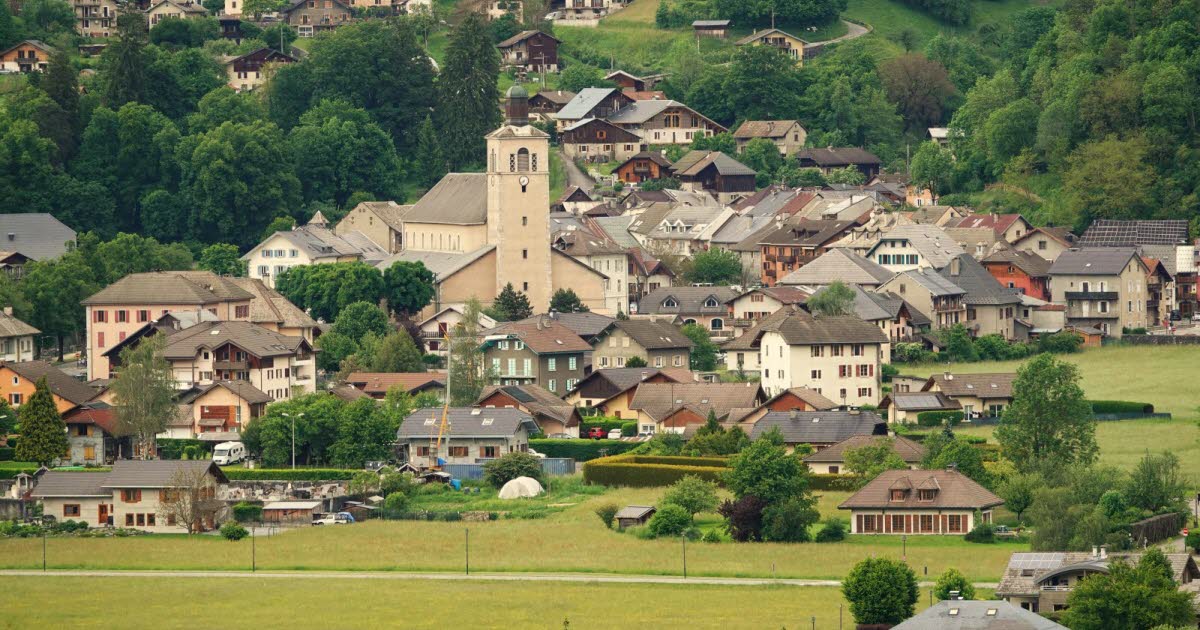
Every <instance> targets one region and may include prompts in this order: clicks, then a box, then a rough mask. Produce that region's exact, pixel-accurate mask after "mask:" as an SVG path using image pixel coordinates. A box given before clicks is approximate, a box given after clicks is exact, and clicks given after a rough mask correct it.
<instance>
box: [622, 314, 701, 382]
mask: <svg viewBox="0 0 1200 630" xmlns="http://www.w3.org/2000/svg"><path fill="white" fill-rule="evenodd" d="M680 330H681V331H682V332H683V334H685V335H687V338H688V339H691V340H692V354H691V359H690V365H691V368H692V369H693V370H697V371H700V372H708V371H712V370H715V369H717V353H718V352H720V348H718V347H717V344H715V343H713V340H712V337H710V336H709V334H708V331H707V330H705V329H704V327H703V326H700V325H699V324H684V325H683V328H681V329H680ZM628 366H629V364H628V363H626V367H628Z"/></svg>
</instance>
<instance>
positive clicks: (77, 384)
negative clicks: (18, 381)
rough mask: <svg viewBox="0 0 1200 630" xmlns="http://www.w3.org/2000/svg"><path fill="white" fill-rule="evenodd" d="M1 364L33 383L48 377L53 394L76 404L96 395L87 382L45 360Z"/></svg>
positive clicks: (48, 383)
mask: <svg viewBox="0 0 1200 630" xmlns="http://www.w3.org/2000/svg"><path fill="white" fill-rule="evenodd" d="M0 365H4V366H5V367H7V368H8V369H10V370H12V371H13V372H16V373H17V374H19V375H21V378H24V379H25V380H27V381H29V382H31V383H37V381H38V379H40V378H42V377H43V376H44V377H46V385H48V386H49V387H50V392H51V393H52V394H54V395H55V396H58V397H59V398H62V399H63V400H67V401H69V402H72V403H75V404H76V405H82V404H83V403H85V402H87V401H89V400H91V399H92V398H93V397H94V396H95V395H96V391H95V390H93V389H92V388H91V387H88V385H87V383H84V382H83V381H81V380H79V379H77V378H75V377H73V376H71V375H69V374H67V373H66V372H63V371H62V370H60V369H58V368H57V367H54V366H53V365H51V364H49V363H47V362H45V361H21V362H11V363H3V364H0Z"/></svg>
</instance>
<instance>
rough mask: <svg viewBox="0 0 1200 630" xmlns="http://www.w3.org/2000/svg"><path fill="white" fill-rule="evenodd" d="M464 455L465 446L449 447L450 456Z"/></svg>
mask: <svg viewBox="0 0 1200 630" xmlns="http://www.w3.org/2000/svg"><path fill="white" fill-rule="evenodd" d="M466 456H467V447H465V446H451V447H450V457H466Z"/></svg>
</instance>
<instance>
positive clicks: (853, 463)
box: [844, 437, 908, 488]
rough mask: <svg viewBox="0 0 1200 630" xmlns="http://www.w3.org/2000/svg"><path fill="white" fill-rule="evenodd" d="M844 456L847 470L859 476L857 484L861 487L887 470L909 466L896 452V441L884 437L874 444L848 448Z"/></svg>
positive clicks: (902, 468)
mask: <svg viewBox="0 0 1200 630" xmlns="http://www.w3.org/2000/svg"><path fill="white" fill-rule="evenodd" d="M844 458H845V462H846V470H848V471H850V472H851V473H852V474H854V475H855V477H857V479H856V480H855V486H856V487H859V488H861V487H863V486H865V485H866V484H867V482H869V481H871V480H872V479H874V478H876V477H878V476H879V475H880V473H882V472H883V471H885V470H904V469H906V468H908V464H907V463H906V462H905V461H904V459H903V458H902V457H900V456H899V455H898V454H897V453H896V445H895V442H894V441H893V440H891V439H888V438H883V437H881V438H879V439H877V440H875V443H874V444H869V445H867V446H860V447H858V448H852V449H848V450H847V451H846V453H845V455H844Z"/></svg>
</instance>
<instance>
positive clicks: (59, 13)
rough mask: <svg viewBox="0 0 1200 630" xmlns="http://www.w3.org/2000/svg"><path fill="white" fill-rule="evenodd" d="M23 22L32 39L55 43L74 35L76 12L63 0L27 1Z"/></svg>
mask: <svg viewBox="0 0 1200 630" xmlns="http://www.w3.org/2000/svg"><path fill="white" fill-rule="evenodd" d="M21 21H22V22H23V23H24V25H25V30H26V35H27V36H29V37H30V38H32V39H39V40H42V41H54V40H56V39H57V38H58V37H60V36H63V35H73V34H74V30H75V10H74V9H73V8H72V6H71V4H70V3H68V2H64V1H63V0H27V1H26V2H23V3H21ZM143 21H144V18H143ZM67 41H70V40H69V39H68V40H67Z"/></svg>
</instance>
